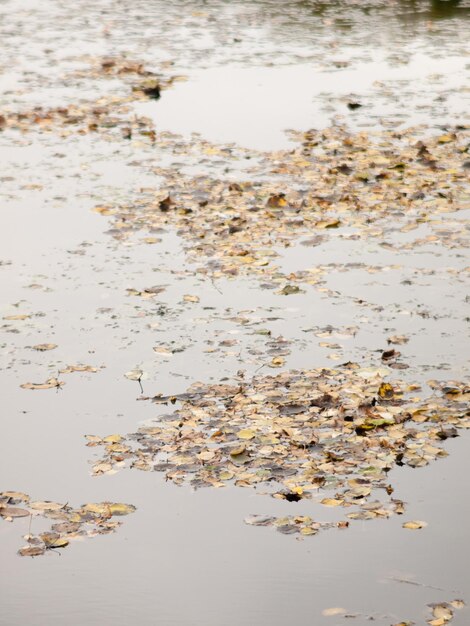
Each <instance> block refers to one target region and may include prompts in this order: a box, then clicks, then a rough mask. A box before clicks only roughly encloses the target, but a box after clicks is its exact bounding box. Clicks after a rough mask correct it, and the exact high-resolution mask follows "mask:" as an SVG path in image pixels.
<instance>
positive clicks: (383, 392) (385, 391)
mask: <svg viewBox="0 0 470 626" xmlns="http://www.w3.org/2000/svg"><path fill="white" fill-rule="evenodd" d="M379 396H380V397H381V398H384V399H386V400H389V399H391V398H393V396H394V392H393V387H392V385H391V384H390V383H382V384H381V385H380V387H379Z"/></svg>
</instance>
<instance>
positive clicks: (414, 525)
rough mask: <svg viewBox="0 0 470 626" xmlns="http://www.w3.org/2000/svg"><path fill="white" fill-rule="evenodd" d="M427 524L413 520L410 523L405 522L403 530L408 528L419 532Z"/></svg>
mask: <svg viewBox="0 0 470 626" xmlns="http://www.w3.org/2000/svg"><path fill="white" fill-rule="evenodd" d="M427 525H428V524H427V522H422V521H420V520H413V521H410V522H405V523H404V524H403V528H408V529H410V530H421V528H426V526H427Z"/></svg>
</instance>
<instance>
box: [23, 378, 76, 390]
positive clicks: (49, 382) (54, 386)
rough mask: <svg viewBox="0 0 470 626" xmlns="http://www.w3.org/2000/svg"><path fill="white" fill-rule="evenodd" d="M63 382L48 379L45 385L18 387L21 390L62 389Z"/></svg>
mask: <svg viewBox="0 0 470 626" xmlns="http://www.w3.org/2000/svg"><path fill="white" fill-rule="evenodd" d="M63 385H65V382H63V381H62V380H58V379H57V378H48V379H47V380H46V382H45V383H23V384H22V385H20V387H21V388H22V389H33V390H37V389H58V388H60V387H63Z"/></svg>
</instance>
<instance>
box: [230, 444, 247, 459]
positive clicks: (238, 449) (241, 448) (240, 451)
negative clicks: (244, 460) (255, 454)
mask: <svg viewBox="0 0 470 626" xmlns="http://www.w3.org/2000/svg"><path fill="white" fill-rule="evenodd" d="M245 451H246V446H245V444H242V445H241V446H238V447H236V448H233V449H232V450H230V456H233V457H237V456H240V454H243V453H244V452H245Z"/></svg>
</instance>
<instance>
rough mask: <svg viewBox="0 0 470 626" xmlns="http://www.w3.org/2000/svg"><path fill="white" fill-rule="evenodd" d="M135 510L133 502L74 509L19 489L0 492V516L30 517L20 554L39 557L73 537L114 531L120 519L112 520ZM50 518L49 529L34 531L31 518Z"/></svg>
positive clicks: (108, 503)
mask: <svg viewBox="0 0 470 626" xmlns="http://www.w3.org/2000/svg"><path fill="white" fill-rule="evenodd" d="M134 511H135V506H133V505H132V504H124V503H120V502H96V503H93V502H91V503H88V504H84V505H82V506H81V507H79V508H76V509H74V508H72V507H71V506H69V505H68V504H60V503H59V502H50V501H32V500H31V499H30V497H29V496H28V495H27V494H25V493H21V492H18V491H3V492H0V516H1V517H2V518H3V519H4V520H6V521H10V522H11V521H13V520H14V519H17V518H20V517H30V519H31V524H30V531H29V532H28V534H27V535H25V537H24V539H25V540H26V542H27V543H26V545H25V546H23V547H22V548H20V550H19V551H18V554H19V555H20V556H40V555H42V554H45V553H46V552H47V551H48V550H57V549H59V548H65V547H66V546H68V545H69V543H70V541H73V540H74V539H84V538H86V537H95V536H96V535H105V534H108V533H112V532H114V531H115V530H116V529H117V528H118V527H119V526H120V525H121V522H119V521H117V520H115V519H113V518H115V517H120V516H122V515H128V514H129V513H133V512H134ZM38 516H40V517H42V518H44V519H47V520H51V522H52V524H51V527H50V529H49V530H47V531H44V532H40V533H39V534H31V527H32V520H33V518H36V517H38Z"/></svg>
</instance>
